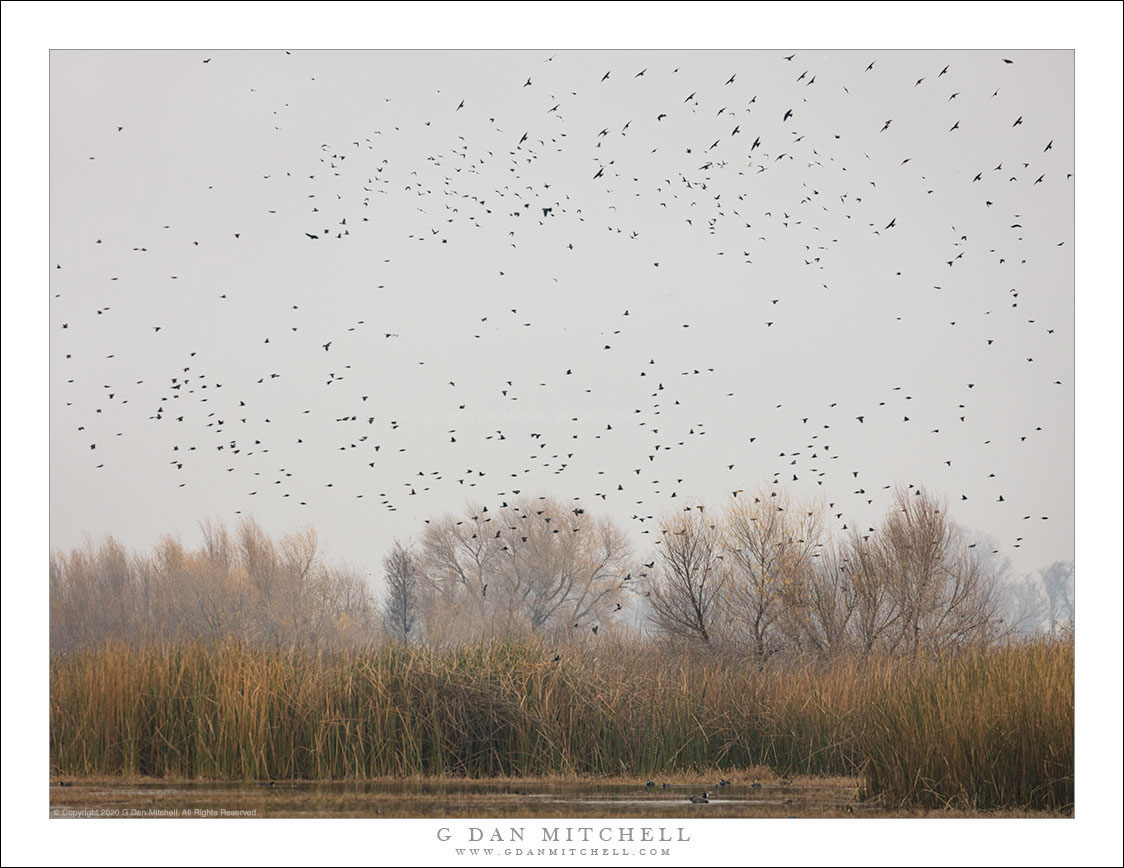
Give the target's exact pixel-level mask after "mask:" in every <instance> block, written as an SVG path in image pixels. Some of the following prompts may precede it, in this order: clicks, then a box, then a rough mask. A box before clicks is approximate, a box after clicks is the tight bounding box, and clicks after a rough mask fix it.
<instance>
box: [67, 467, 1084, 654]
mask: <svg viewBox="0 0 1124 868" xmlns="http://www.w3.org/2000/svg"><path fill="white" fill-rule="evenodd" d="M827 518H828V513H827V512H826V507H825V505H823V504H820V503H814V502H813V503H802V502H798V501H796V500H795V499H794V498H792V497H791V496H790V495H788V494H787V493H785V492H784V491H780V490H770V491H763V492H760V493H758V494H756V495H753V494H749V495H747V494H744V493H742V495H741V496H740V497H737V496H734V497H731V498H730V499H729V500H728V502H727V503H725V504H724V505H723V506H722V507H720V508H710V507H708V506H707V505H705V504H703V503H691V504H688V505H687V506H686V507H684V508H681V509H679V510H677V511H674V512H668V513H666V514H665V515H664V516H662V518H661V519H660V520H659V521H658V524H657V526H656V527H653V529H652V535H653V536H654V540H653V544H652V547H651V549H649V550H647V551H645V552H644V553H642V554H638V553H637V552H636V551H635V549H634V547H633V545H632V543H631V541H630V539H629V536H628V534H627V533H625V531H624V530H623V529H622V528H621V527H619V526H618V525H617V524H616V523H614V522H613V521H612V520H611V519H609V518H606V517H597V516H595V515H592V514H591V513H590V512H588V511H587V510H586V509H585V508H584V507H582V506H580V505H577V504H574V503H565V502H563V501H560V500H558V499H556V498H551V497H531V496H524V497H522V498H519V499H514V500H512V502H511V503H507V502H503V503H502V504H501V505H500V506H499V507H491V508H489V507H488V506H486V505H482V504H468V505H467V506H466V507H465V509H464V510H463V511H462V512H461V513H460V514H456V515H454V514H450V515H446V516H443V517H439V518H433V519H430V520H429V521H427V522H426V523H425V525H424V527H423V528H422V530H421V533H420V534H419V535H418V536H417V538H416V539H414V540H407V541H396V542H395V543H394V545H393V547H392V548H391V550H390V551H389V552H387V553H386V555H385V556H384V558H383V561H382V566H383V570H382V573H383V575H382V578H383V583H382V584H383V587H382V589H381V593H380V594H378V595H376V593H375V592H374V590H373V589H372V588H371V587H370V586H369V585H368V583H367V582H366V581H365V579H364V578H363V576H362V575H361V574H360V573H359V572H358V571H357V570H355V569H353V568H350V567H347V566H341V565H336V564H333V563H330V562H329V561H327V559H326V558H325V557H324V553H323V551H322V550H321V547H320V544H319V542H318V540H317V537H316V534H315V532H313V531H312V530H311V529H305V530H302V531H299V532H297V533H293V534H289V535H286V536H283V537H281V538H280V539H278V540H273V539H271V538H270V537H269V536H268V534H266V533H265V532H264V531H263V530H262V528H261V527H260V526H259V525H258V524H256V523H255V522H253V521H244V522H242V523H241V524H240V525H239V526H238V527H237V528H235V529H234V530H230V529H228V528H226V527H225V526H224V525H222V524H221V523H216V522H207V523H205V524H204V525H203V528H202V530H203V543H202V545H201V546H200V547H199V548H198V549H196V550H194V551H189V550H186V549H185V548H184V547H183V546H182V544H181V543H180V542H179V541H178V540H176V539H175V538H171V537H168V538H165V539H164V540H162V541H161V542H160V543H159V544H158V545H157V546H156V547H155V550H154V551H153V553H152V554H151V555H139V554H130V553H128V552H127V551H126V550H125V548H124V547H123V546H122V545H121V544H120V543H119V542H118V541H116V540H114V539H113V538H109V539H107V540H106V541H105V542H104V543H102V544H101V545H100V546H99V547H95V546H93V545H92V544H89V545H87V546H86V547H85V548H83V549H76V550H74V551H72V552H70V553H69V554H63V553H55V554H53V555H52V557H51V570H50V576H51V578H50V610H51V646H52V649H55V650H65V649H68V648H73V647H76V646H80V645H83V644H87V643H90V642H93V641H99V640H102V639H106V638H125V639H132V638H144V639H147V640H154V639H158V640H166V639H174V638H176V637H198V638H204V639H212V638H226V637H233V638H237V639H241V640H244V641H247V642H250V643H256V644H273V645H290V644H303V645H315V646H319V647H337V646H341V645H345V644H357V643H363V642H371V641H381V640H387V639H389V640H393V641H397V642H401V643H404V644H408V645H419V644H447V643H453V644H456V643H462V642H469V641H473V640H476V639H480V638H500V637H507V636H511V635H530V636H536V637H539V638H542V639H545V640H548V641H551V642H556V643H565V642H573V641H596V640H597V637H598V636H606V635H609V634H613V633H618V634H619V633H623V632H633V633H644V634H646V635H648V636H650V637H652V638H654V639H657V640H660V641H667V642H673V643H682V642H690V643H696V644H699V645H700V646H707V647H712V648H723V649H729V650H731V651H735V652H737V653H739V654H742V655H746V656H749V657H752V658H755V659H757V660H759V661H762V662H763V661H766V660H770V659H772V658H775V657H778V656H780V657H784V656H789V655H791V656H797V655H814V656H818V657H824V658H826V657H831V656H834V655H837V654H841V653H858V654H861V655H865V654H870V653H872V652H875V651H878V652H883V651H886V652H891V653H904V654H911V655H917V654H920V653H922V652H927V651H942V650H947V649H949V648H952V647H956V646H959V645H966V644H978V643H989V642H997V641H1000V640H1003V639H1005V638H1007V637H1010V636H1012V635H1015V634H1032V633H1039V632H1049V633H1050V634H1057V633H1058V632H1060V631H1062V630H1064V629H1066V628H1067V627H1070V626H1072V623H1073V618H1074V605H1073V576H1074V568H1073V563H1072V562H1056V563H1054V564H1051V565H1050V566H1049V567H1046V568H1045V569H1043V570H1042V571H1040V573H1039V574H1038V575H1036V576H1024V577H1018V578H1015V577H1012V576H1011V575H1010V566H1009V563H1008V562H1006V561H1005V560H1004V559H1002V558H1000V557H998V552H997V549H996V548H995V547H994V546H993V544H991V543H989V542H988V541H986V540H981V539H975V538H972V537H971V536H970V535H969V534H967V533H965V532H964V531H963V530H962V529H961V528H959V527H958V526H957V525H956V524H955V523H954V522H953V521H952V519H951V517H950V515H949V513H948V510H947V508H946V506H945V504H944V503H942V502H941V501H940V500H939V499H938V498H937V497H935V496H934V495H932V494H930V493H929V492H927V491H925V490H923V489H919V488H913V487H904V488H899V489H898V490H897V491H895V493H894V497H893V503H892V505H891V506H890V508H889V509H888V511H887V513H886V515H885V516H884V518H883V520H882V521H881V522H880V523H879V524H878V525H877V526H876V527H872V528H869V529H868V530H867V531H866V532H859V531H858V530H857V529H851V530H849V531H847V532H845V533H843V534H839V533H832V532H830V531H829V530H828V521H827Z"/></svg>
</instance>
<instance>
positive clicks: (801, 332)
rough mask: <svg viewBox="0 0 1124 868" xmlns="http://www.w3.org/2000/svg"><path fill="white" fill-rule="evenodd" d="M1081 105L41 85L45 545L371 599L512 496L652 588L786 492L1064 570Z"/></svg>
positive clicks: (364, 56) (546, 79)
mask: <svg viewBox="0 0 1124 868" xmlns="http://www.w3.org/2000/svg"><path fill="white" fill-rule="evenodd" d="M794 52H795V53H794ZM790 55H791V56H792V57H791V59H787V58H788V57H789V56H790ZM1007 60H1010V61H1013V62H1011V63H1008V62H1007ZM871 64H873V67H872V68H870V65H871ZM946 68H947V69H946ZM1073 70H1074V66H1073V54H1072V52H1068V51H1025V50H1011V51H807V50H790V51H746V52H734V51H684V52H658V51H557V52H553V51H508V52H436V51H435V52H412V51H386V52H334V51H293V52H292V53H287V52H285V51H283V50H275V51H236V52H232V51H127V52H115V51H97V52H91V51H56V52H53V53H52V55H51V182H52V183H51V253H50V255H51V262H52V268H53V270H52V281H51V307H50V327H51V430H50V438H51V494H52V503H51V545H52V546H53V547H64V548H65V547H69V546H73V545H77V544H80V543H81V542H82V540H83V535H84V534H86V533H88V534H90V535H91V536H93V537H94V538H99V537H101V536H102V535H103V534H106V533H113V534H115V535H117V536H119V537H120V538H122V539H124V540H125V541H126V542H127V543H129V544H130V545H133V546H137V547H145V546H147V545H149V544H150V543H151V542H152V541H154V540H155V539H156V538H157V537H158V536H159V535H160V534H162V533H165V532H172V533H178V534H181V535H182V536H183V538H184V540H185V542H188V543H192V542H194V541H195V540H196V538H197V524H198V522H199V520H200V519H203V518H207V517H215V518H222V519H226V520H228V521H230V520H236V519H237V518H238V517H239V516H254V517H256V518H257V519H259V520H260V521H261V523H262V524H263V525H264V526H265V527H266V528H267V529H268V530H269V531H271V532H277V533H281V532H284V531H287V530H289V529H292V528H295V527H299V526H300V525H302V524H305V523H309V524H311V525H313V526H314V527H315V528H316V529H317V530H318V531H319V532H320V534H321V536H322V539H323V541H324V542H325V543H326V545H327V547H328V549H329V551H330V552H331V553H332V554H334V555H337V556H339V557H341V558H343V559H346V560H349V561H352V562H354V563H356V564H357V565H359V566H361V567H363V568H364V569H365V570H369V571H372V572H377V569H378V564H379V562H380V560H381V557H382V554H383V553H384V551H385V550H386V548H387V547H388V546H389V544H390V542H391V541H392V540H393V539H394V538H395V537H407V536H410V535H412V534H416V533H417V532H418V530H419V529H420V527H421V525H422V522H423V520H424V519H426V518H430V517H434V516H437V515H440V514H443V513H446V512H448V511H457V510H459V509H461V508H462V506H463V504H464V502H465V501H466V500H467V499H470V498H471V499H473V500H476V501H478V502H481V503H484V504H488V503H494V504H496V505H498V504H499V503H500V502H502V501H503V500H504V499H507V498H510V496H511V495H512V494H513V493H514V492H515V491H516V490H518V491H520V492H523V493H533V494H539V493H541V494H552V495H557V496H559V497H563V498H566V499H571V498H574V499H580V500H581V502H582V503H583V504H584V505H585V506H586V507H587V508H590V509H595V510H597V511H598V512H605V513H608V514H611V515H613V516H614V517H616V518H618V519H620V521H621V522H622V524H625V525H626V526H628V527H630V528H631V530H632V531H633V536H634V539H635V541H636V543H637V546H638V548H639V549H640V550H641V552H643V551H644V549H645V547H646V546H647V545H648V540H649V539H650V538H649V537H646V536H644V535H643V531H644V530H645V529H646V528H651V527H652V524H653V520H652V519H651V518H650V516H657V517H658V516H659V514H660V513H661V512H662V511H664V510H665V509H668V508H674V507H676V506H677V504H678V505H681V504H682V503H683V500H684V499H686V498H691V497H694V498H700V499H702V500H704V501H706V502H708V503H712V504H718V503H720V502H721V501H722V500H723V499H724V498H725V497H728V496H729V494H730V492H731V491H732V490H734V489H744V490H746V491H750V492H751V491H753V490H755V489H757V488H759V487H763V486H764V487H769V486H772V485H773V484H774V480H777V484H778V485H780V486H783V487H784V488H786V489H788V490H789V491H791V492H792V493H794V494H798V495H801V496H809V497H819V498H821V499H823V500H824V501H825V502H826V503H831V504H834V505H833V506H832V507H831V512H832V514H833V516H834V514H835V513H842V517H841V518H839V519H838V520H835V519H834V518H833V524H834V526H835V527H837V528H842V527H843V525H844V524H846V525H848V526H849V527H856V526H860V527H866V526H868V525H872V524H874V523H875V522H876V521H877V520H878V518H879V517H880V516H881V515H882V514H883V512H884V511H885V509H886V506H887V504H888V495H889V491H888V490H887V487H888V486H891V485H893V484H894V483H895V482H902V483H913V484H916V485H924V486H926V487H928V488H930V489H931V490H933V491H935V492H937V493H938V494H940V495H942V496H945V497H947V498H948V500H949V504H950V507H951V508H952V514H953V517H954V518H955V520H957V521H958V522H960V523H962V524H964V525H967V526H968V527H970V528H972V529H974V530H977V531H979V532H983V533H987V534H990V535H992V536H994V537H995V538H996V539H997V540H998V541H999V542H1000V544H1001V550H1002V552H1003V554H1005V555H1008V556H1010V557H1011V558H1012V560H1013V562H1014V565H1015V567H1016V568H1017V569H1019V570H1032V569H1034V568H1036V567H1038V566H1042V565H1044V564H1046V563H1048V562H1050V561H1052V560H1056V559H1061V558H1070V557H1072V556H1073V551H1074V538H1073V522H1074V513H1073V507H1074V501H1073V484H1074V477H1073V459H1074V424H1073V401H1074V390H1073V385H1074V367H1073V353H1074V319H1073V310H1074V283H1073V269H1074V262H1073V240H1074V234H1073V233H1074V229H1073V226H1074V209H1073V201H1074V199H1073V186H1074V179H1073V175H1072V173H1073V171H1074V126H1073V117H1074V104H1073V93H1074V80H1073ZM606 74H607V75H608V77H607V78H606ZM731 79H732V80H731ZM528 81H529V82H530V84H527V82H528ZM462 101H463V108H458V107H459V106H460V104H461V103H462ZM790 111H791V116H788V117H787V118H786V115H787V113H788V112H790ZM887 122H889V125H888V126H887ZM954 127H955V128H954ZM735 129H736V130H737V132H735ZM524 135H526V140H523V137H524ZM758 142H759V144H757V143H758ZM755 145H756V147H755ZM977 176H978V178H977ZM544 209H549V210H547V211H546V212H545V213H544ZM310 235H315V236H317V237H316V238H315V239H313V238H310V237H309V236H310ZM657 263H658V264H657ZM55 265H57V266H58V267H57V268H55V267H54V266H55ZM626 311H627V314H626ZM157 327H159V330H158V331H157ZM388 334H389V335H390V336H389V337H388V336H387V335H388ZM325 345H328V347H327V349H325V348H324V347H325ZM860 416H861V417H862V421H861V422H860V421H859V419H858V417H860ZM907 420H908V421H907ZM93 446H96V448H92V447H93ZM376 447H377V450H376ZM372 465H373V466H372ZM730 465H733V468H732V469H731V468H730ZM637 471H639V472H637ZM794 477H795V478H794ZM673 493H674V495H675V497H674V498H673V497H672V495H673ZM965 498H966V499H965ZM1000 498H1002V501H1000ZM1027 516H1030V517H1029V518H1026V517H1027ZM1043 516H1046V517H1048V518H1047V519H1043V518H1042V517H1043ZM640 519H644V521H641V520H640Z"/></svg>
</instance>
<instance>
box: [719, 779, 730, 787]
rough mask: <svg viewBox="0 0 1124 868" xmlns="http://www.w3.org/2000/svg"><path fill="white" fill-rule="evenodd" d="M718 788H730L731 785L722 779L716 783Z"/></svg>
mask: <svg viewBox="0 0 1124 868" xmlns="http://www.w3.org/2000/svg"><path fill="white" fill-rule="evenodd" d="M718 786H720V787H732V786H733V783H732V782H731V781H728V780H726V779H725V778H722V780H720V781H719V782H718Z"/></svg>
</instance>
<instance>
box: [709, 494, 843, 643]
mask: <svg viewBox="0 0 1124 868" xmlns="http://www.w3.org/2000/svg"><path fill="white" fill-rule="evenodd" d="M822 533H823V531H822V512H821V510H820V509H818V508H808V507H804V506H794V505H792V504H791V503H790V502H789V500H788V498H787V497H785V496H784V495H783V494H778V493H776V492H772V493H770V494H765V493H764V492H762V493H761V494H759V495H758V496H756V497H754V498H753V499H752V500H749V499H748V498H742V499H741V500H738V499H736V498H731V500H730V504H729V506H728V508H727V510H726V515H725V522H724V534H723V540H722V541H723V551H724V553H725V554H726V555H728V556H729V559H730V568H731V570H730V580H729V582H728V583H727V590H728V592H729V593H728V598H729V601H730V605H731V607H732V611H733V613H734V614H735V615H736V617H737V623H738V625H739V627H740V628H741V629H742V631H744V632H745V634H746V636H747V638H748V639H749V642H750V644H751V647H752V649H753V652H754V654H756V655H757V657H758V659H760V660H765V659H767V658H768V657H769V656H770V655H772V654H774V653H776V652H777V651H778V650H779V649H780V648H781V647H782V646H783V644H784V643H785V640H786V637H787V639H788V640H789V641H791V642H793V643H794V644H795V643H796V642H798V641H799V635H800V634H801V633H803V632H805V631H806V628H807V626H808V616H809V614H810V608H811V606H812V605H813V595H814V594H816V593H817V592H819V597H820V599H819V600H818V602H819V604H820V605H821V606H822V605H824V604H826V599H825V598H824V597H823V594H822V592H823V591H824V590H825V588H824V587H822V586H821V587H819V588H817V587H816V583H815V569H814V565H815V562H816V558H818V557H819V556H820V554H821V552H820V551H819V549H820V548H821V547H822V546H821V537H822Z"/></svg>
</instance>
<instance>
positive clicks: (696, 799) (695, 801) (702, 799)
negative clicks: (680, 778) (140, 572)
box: [687, 793, 710, 805]
mask: <svg viewBox="0 0 1124 868" xmlns="http://www.w3.org/2000/svg"><path fill="white" fill-rule="evenodd" d="M709 795H710V793H703V794H702V795H701V796H688V797H687V801H688V802H690V803H691V804H692V805H709V804H710V799H709V798H707V796H709Z"/></svg>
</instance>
